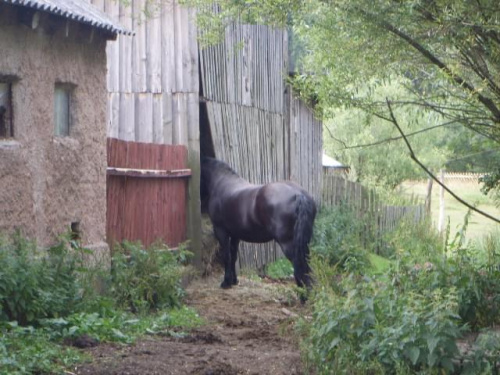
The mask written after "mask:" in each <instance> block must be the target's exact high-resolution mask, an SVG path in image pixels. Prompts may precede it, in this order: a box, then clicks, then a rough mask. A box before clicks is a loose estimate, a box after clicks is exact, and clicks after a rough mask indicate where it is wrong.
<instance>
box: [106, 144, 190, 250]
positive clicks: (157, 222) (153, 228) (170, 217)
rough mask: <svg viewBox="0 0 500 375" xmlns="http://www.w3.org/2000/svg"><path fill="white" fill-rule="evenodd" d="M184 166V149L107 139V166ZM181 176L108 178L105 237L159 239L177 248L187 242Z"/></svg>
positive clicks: (110, 239) (184, 189)
mask: <svg viewBox="0 0 500 375" xmlns="http://www.w3.org/2000/svg"><path fill="white" fill-rule="evenodd" d="M186 165H187V148H186V147H185V146H182V145H177V146H171V145H158V144H151V143H139V142H125V141H121V140H118V139H114V138H108V166H109V167H115V168H138V169H153V170H179V169H185V168H186ZM186 185H187V180H186V179H185V178H137V177H126V176H114V175H108V177H107V205H108V207H107V228H106V232H107V239H108V243H109V244H110V246H112V244H113V242H115V241H118V242H121V241H123V240H125V239H126V240H129V241H138V240H140V241H141V242H142V243H143V244H144V245H145V246H149V245H150V244H151V243H153V242H154V241H156V240H158V239H160V240H162V241H163V242H165V243H166V244H167V245H169V246H172V247H176V246H178V245H179V244H180V243H181V242H183V241H185V240H186V199H187V193H186Z"/></svg>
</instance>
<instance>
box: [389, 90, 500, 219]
mask: <svg viewBox="0 0 500 375" xmlns="http://www.w3.org/2000/svg"><path fill="white" fill-rule="evenodd" d="M386 101H387V107H388V108H389V113H390V115H391V122H392V123H393V124H394V126H395V127H396V128H397V129H398V131H399V133H400V134H401V137H402V138H403V140H404V142H405V143H406V147H408V150H409V151H410V157H411V158H412V160H413V161H414V162H415V163H417V164H418V165H419V167H420V168H422V169H423V170H424V171H425V172H426V173H427V174H428V175H429V177H431V178H432V179H433V180H434V181H436V182H437V183H438V184H439V185H440V186H441V187H442V188H443V189H444V190H446V191H447V192H448V193H449V194H450V195H451V196H452V197H453V198H455V199H456V200H457V201H459V202H460V203H462V204H463V205H464V206H466V207H467V208H469V209H470V210H472V211H474V212H477V213H478V214H480V215H483V216H484V217H487V218H488V219H490V220H493V221H495V222H497V223H500V219H497V218H496V217H494V216H491V215H490V214H488V213H486V212H484V211H481V210H480V209H478V208H476V207H474V206H473V205H471V204H469V203H467V202H466V201H464V200H463V199H462V198H460V197H459V196H458V195H456V194H455V193H454V192H453V191H452V190H450V188H448V187H447V186H446V185H445V184H443V183H442V182H441V181H439V179H438V178H437V177H436V176H434V174H432V172H431V171H430V170H429V169H427V167H426V166H425V165H424V164H422V162H421V161H420V160H418V159H417V157H416V155H415V153H414V152H413V148H412V147H411V145H410V142H408V139H407V138H406V136H405V134H404V133H403V130H401V127H400V126H399V123H398V121H397V120H396V117H395V116H394V112H393V111H392V107H391V102H390V101H389V99H386Z"/></svg>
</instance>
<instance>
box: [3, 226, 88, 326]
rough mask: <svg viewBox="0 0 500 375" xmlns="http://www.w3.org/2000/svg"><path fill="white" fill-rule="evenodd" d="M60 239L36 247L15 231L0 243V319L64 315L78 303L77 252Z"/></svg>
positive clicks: (23, 321) (30, 320)
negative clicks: (45, 246) (52, 244)
mask: <svg viewBox="0 0 500 375" xmlns="http://www.w3.org/2000/svg"><path fill="white" fill-rule="evenodd" d="M77 251H78V250H75V249H73V248H71V247H70V246H68V242H65V241H64V240H61V241H60V242H59V243H58V244H57V245H55V246H52V247H50V248H48V249H47V250H40V249H38V248H37V246H36V244H35V243H34V242H31V241H28V240H26V239H25V238H23V237H22V236H21V235H20V234H16V235H15V236H14V237H13V239H12V240H11V241H8V240H3V241H1V242H0V304H1V311H0V321H2V320H3V321H17V322H18V323H19V324H21V325H26V324H28V323H35V322H36V321H37V320H39V319H42V318H51V317H58V316H64V315H67V314H69V313H71V312H72V311H74V310H75V308H76V307H77V306H78V304H79V303H80V302H81V295H80V292H79V291H80V284H79V282H78V275H79V273H80V272H79V266H80V259H81V257H80V256H79V255H80V254H78V253H77Z"/></svg>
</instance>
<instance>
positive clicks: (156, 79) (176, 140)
mask: <svg viewBox="0 0 500 375" xmlns="http://www.w3.org/2000/svg"><path fill="white" fill-rule="evenodd" d="M91 2H92V3H93V4H94V5H95V6H97V7H98V8H99V9H100V10H102V11H104V12H105V13H107V14H108V15H109V16H111V17H112V18H113V19H114V20H115V21H117V22H119V23H120V24H121V25H122V26H124V27H126V28H127V29H130V30H133V31H134V32H135V35H134V36H123V35H120V36H118V39H117V41H115V42H109V43H108V45H107V57H108V77H107V87H108V92H109V101H108V124H107V128H108V136H109V137H113V138H119V139H122V140H125V141H137V142H147V143H159V144H184V145H188V143H189V140H190V138H196V137H198V131H199V127H198V123H199V106H198V103H199V74H198V43H197V29H196V25H195V24H194V23H193V22H192V20H191V18H192V16H193V12H192V11H191V10H188V9H187V8H185V7H182V6H180V5H179V4H178V2H177V1H176V0H165V1H161V2H148V1H147V0H130V1H129V4H127V5H125V4H124V2H119V1H116V0H91ZM145 10H147V11H148V12H149V15H148V17H146V16H145ZM190 132H191V133H194V134H190Z"/></svg>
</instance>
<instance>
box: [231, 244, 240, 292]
mask: <svg viewBox="0 0 500 375" xmlns="http://www.w3.org/2000/svg"><path fill="white" fill-rule="evenodd" d="M239 244H240V240H239V239H237V238H232V237H231V272H232V279H231V284H232V285H238V277H237V276H236V260H237V259H238V245H239Z"/></svg>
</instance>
